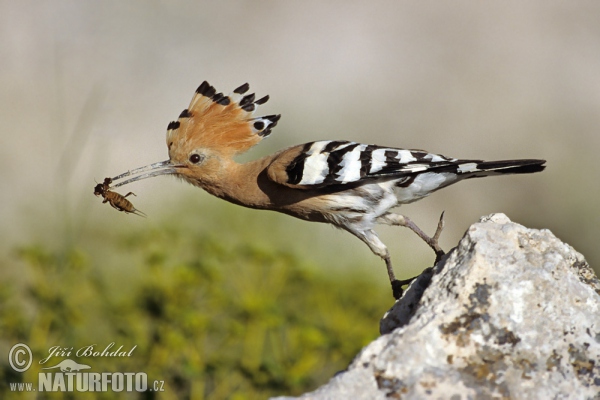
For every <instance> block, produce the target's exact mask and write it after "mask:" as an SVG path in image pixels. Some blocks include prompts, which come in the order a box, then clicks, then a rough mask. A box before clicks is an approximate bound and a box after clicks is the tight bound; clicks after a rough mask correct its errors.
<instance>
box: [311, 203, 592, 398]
mask: <svg viewBox="0 0 600 400" xmlns="http://www.w3.org/2000/svg"><path fill="white" fill-rule="evenodd" d="M380 330H381V333H382V336H381V337H380V338H378V339H377V340H375V341H374V342H372V343H371V344H370V345H368V346H367V347H365V348H364V349H363V350H362V352H361V353H360V354H359V355H357V357H356V358H355V360H354V361H353V362H352V364H351V365H350V366H349V367H348V370H347V371H345V372H343V373H340V374H338V375H336V376H335V377H334V378H332V380H331V381H330V382H329V383H328V384H326V385H324V386H323V387H322V388H320V389H318V390H317V391H315V392H313V393H308V394H306V395H304V396H302V397H301V398H303V399H348V398H352V399H389V398H402V399H420V398H428V397H430V398H444V399H446V398H447V399H451V398H455V399H458V398H600V395H599V393H600V281H599V280H598V278H597V277H596V275H595V274H594V272H593V271H592V270H591V268H590V267H589V265H588V264H587V262H586V261H585V259H584V258H583V256H582V255H581V254H579V253H578V252H576V251H575V250H574V249H573V248H572V247H571V246H569V245H567V244H565V243H563V242H561V241H560V240H559V239H557V238H556V237H555V236H554V235H553V234H552V233H551V232H550V231H548V230H544V229H542V230H536V229H528V228H526V227H524V226H522V225H519V224H516V223H513V222H511V221H510V220H509V219H508V218H507V217H506V216H505V215H504V214H492V215H490V216H487V217H484V218H482V219H481V220H480V221H479V222H478V223H475V224H473V225H472V226H471V227H469V229H468V230H467V232H466V233H465V235H464V237H463V238H462V239H461V241H460V243H459V244H458V246H457V247H456V248H454V249H453V250H452V251H450V252H449V253H448V255H447V256H446V257H444V259H442V260H441V261H440V262H439V263H438V264H437V265H436V266H435V267H433V268H430V269H428V270H426V271H425V272H424V273H423V274H422V275H421V276H420V277H419V278H418V279H417V280H415V281H414V282H413V283H412V285H411V286H410V287H409V288H408V290H407V291H406V293H405V294H404V296H403V297H402V298H401V299H399V300H398V301H397V302H396V303H395V304H394V306H393V307H392V309H391V310H390V311H389V312H388V313H386V315H385V316H384V318H383V319H382V321H381V326H380Z"/></svg>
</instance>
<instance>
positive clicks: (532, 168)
mask: <svg viewBox="0 0 600 400" xmlns="http://www.w3.org/2000/svg"><path fill="white" fill-rule="evenodd" d="M545 163H546V160H533V159H530V160H503V161H468V160H465V161H464V162H460V161H459V162H458V171H457V172H458V173H459V175H463V174H464V175H467V176H466V177H465V178H479V177H484V176H490V175H504V174H531V173H534V172H540V171H543V170H544V169H545V168H546V166H545V165H544V164H545Z"/></svg>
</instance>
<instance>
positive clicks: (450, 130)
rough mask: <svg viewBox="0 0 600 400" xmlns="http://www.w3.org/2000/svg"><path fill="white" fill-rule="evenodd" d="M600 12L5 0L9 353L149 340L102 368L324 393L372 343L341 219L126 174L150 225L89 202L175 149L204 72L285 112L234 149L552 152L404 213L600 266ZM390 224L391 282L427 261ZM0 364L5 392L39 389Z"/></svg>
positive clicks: (0, 63) (221, 387)
mask: <svg viewBox="0 0 600 400" xmlns="http://www.w3.org/2000/svg"><path fill="white" fill-rule="evenodd" d="M599 21H600V3H598V2H594V1H580V2H569V3H565V2H559V1H529V2H520V1H505V2H501V3H500V2H496V3H489V2H486V3H481V2H476V1H455V2H451V3H450V2H434V1H420V2H406V1H402V2H389V1H370V2H352V1H329V2H320V1H302V2H299V1H296V2H275V1H261V2H251V1H241V0H240V1H228V2H209V1H195V2H192V1H173V0H171V1H160V0H156V1H145V2H141V1H128V2H122V1H103V2H77V1H60V0H57V1H52V2H37V1H28V0H25V1H20V2H10V1H6V0H5V1H0V84H1V85H2V86H1V87H2V90H1V91H0V123H1V126H2V130H3V134H2V135H1V136H0V138H1V139H0V140H1V141H2V143H1V146H0V165H1V168H0V185H1V186H0V205H1V207H0V220H1V221H2V222H1V225H0V226H1V228H0V263H1V268H2V277H0V299H1V300H0V332H2V333H1V335H0V351H1V352H2V354H7V353H8V351H9V349H10V347H11V346H12V344H14V343H17V342H19V341H23V342H25V343H28V344H29V345H30V346H31V347H32V350H33V351H34V358H35V357H37V359H38V360H39V359H41V358H43V356H44V355H47V351H48V348H49V347H50V346H53V345H62V346H67V347H71V346H73V347H78V346H79V347H81V346H84V345H88V344H90V343H99V345H103V344H108V343H110V342H112V341H115V342H119V343H118V345H119V344H123V345H124V346H125V347H132V346H134V345H137V346H138V348H137V349H136V353H134V355H135V357H132V359H130V360H96V359H90V360H87V361H88V364H90V365H93V367H94V368H100V369H101V368H105V370H107V371H124V370H135V371H146V372H148V374H149V378H151V379H164V380H165V381H166V382H167V386H166V391H165V392H164V393H159V394H156V393H152V394H149V393H146V394H144V396H145V397H146V398H153V397H155V396H158V397H159V398H205V397H206V398H240V399H242V398H265V397H266V396H269V395H275V394H298V393H301V392H303V391H306V390H310V389H314V388H315V387H317V386H318V385H319V384H322V383H324V382H326V381H327V380H328V379H329V378H330V377H331V376H332V374H333V373H334V372H335V371H337V370H340V369H343V368H345V366H347V364H348V363H349V362H350V361H351V359H352V356H353V355H354V354H355V353H356V352H357V351H358V350H359V349H360V348H361V347H362V346H364V345H365V344H367V343H368V342H369V341H370V340H372V339H374V338H376V337H377V334H378V333H377V322H378V319H379V318H380V317H381V316H382V314H383V313H384V312H385V311H386V310H387V309H388V308H389V307H390V306H391V304H392V297H391V294H390V293H389V287H388V282H387V276H386V273H385V269H384V265H383V262H382V261H381V260H379V259H378V258H377V257H375V256H373V255H372V254H371V252H370V251H369V249H368V248H367V247H366V246H365V245H363V244H362V243H360V242H359V241H358V240H357V239H355V238H354V237H352V236H350V235H349V234H347V233H345V232H342V231H336V230H335V229H333V228H331V227H329V226H324V225H323V226H322V225H319V224H309V223H306V222H302V221H299V220H294V219H292V218H290V217H287V216H284V215H278V214H275V213H269V212H263V211H253V210H245V209H242V208H240V207H237V206H233V205H230V204H227V203H225V202H222V201H220V200H217V199H213V198H211V197H210V196H209V195H207V194H206V193H203V192H202V191H200V190H199V189H197V188H193V187H191V186H189V185H187V184H183V183H181V182H179V181H178V180H176V179H171V178H169V177H161V178H156V179H153V180H147V181H141V182H138V183H135V184H133V185H131V186H130V187H128V190H131V191H134V192H135V193H136V195H137V197H134V198H133V199H132V201H133V203H134V205H135V206H136V207H137V208H138V209H140V210H142V211H144V212H145V213H146V214H148V218H145V219H144V218H138V217H136V216H132V215H125V214H122V213H118V212H116V211H115V210H113V209H111V208H110V207H109V206H108V205H102V204H100V200H99V199H98V198H96V197H94V196H93V194H92V189H93V186H94V185H95V182H94V180H96V181H98V182H100V181H101V180H102V179H103V178H104V177H106V176H115V175H117V174H119V173H121V172H124V171H126V170H128V169H132V168H135V167H138V166H142V165H146V164H149V163H151V162H156V161H162V160H164V159H166V158H167V151H166V145H165V143H164V135H165V130H166V126H167V124H168V122H169V121H171V120H174V119H176V118H177V116H178V115H179V113H180V112H181V110H182V109H184V108H185V107H187V105H188V104H189V101H190V99H191V97H192V95H193V93H194V90H195V89H196V87H197V86H198V85H199V84H200V83H201V82H202V81H203V80H208V81H209V82H210V83H211V84H212V85H214V86H215V87H216V88H217V90H219V91H223V92H225V93H228V92H230V91H231V90H233V89H234V88H235V87H237V86H239V85H241V84H242V83H244V82H249V83H250V85H251V89H252V90H253V91H256V93H257V95H258V96H262V95H265V94H269V95H270V96H271V100H270V101H269V102H268V103H267V104H266V105H265V106H263V107H262V108H261V111H263V112H264V113H265V114H271V113H281V114H282V119H281V121H280V122H279V124H278V126H277V128H276V129H275V130H274V132H273V134H272V135H271V137H270V138H269V140H266V141H264V142H262V143H261V144H260V146H257V147H256V148H255V149H252V150H251V151H250V152H249V153H248V154H247V155H244V156H243V157H242V160H247V159H252V158H257V157H261V156H264V155H267V154H269V153H271V152H273V151H275V150H278V149H281V148H284V147H288V146H291V145H295V144H299V143H303V142H307V141H312V140H319V139H347V140H354V141H360V142H365V143H372V144H380V145H387V146H391V147H402V148H417V149H425V150H428V151H431V152H435V153H440V154H444V155H447V156H452V157H458V158H478V159H487V160H495V159H512V158H543V159H546V160H548V163H547V165H548V167H547V169H546V171H544V172H543V173H541V174H536V175H527V176H512V177H499V178H489V179H485V180H472V181H466V182H463V183H460V184H458V185H455V186H452V187H450V188H446V189H444V190H443V191H441V192H438V193H435V194H434V195H432V196H431V197H430V198H427V199H425V200H422V201H420V202H418V203H416V204H413V205H408V206H404V207H402V208H401V209H400V211H401V212H402V213H404V214H406V215H408V216H410V217H411V218H412V219H413V220H414V221H415V222H416V223H417V224H418V225H419V226H421V228H422V229H424V230H425V231H426V232H429V233H430V234H432V233H433V231H434V229H435V225H436V223H437V218H438V217H439V214H440V213H441V212H442V211H443V210H445V211H446V229H445V231H444V233H443V234H442V238H441V244H442V247H443V248H445V249H447V250H449V249H450V248H452V247H453V246H455V245H456V244H457V242H458V240H459V239H460V238H461V236H462V235H463V233H464V231H465V230H466V229H467V227H468V226H469V225H470V224H471V223H473V222H476V221H477V220H478V218H479V217H480V216H482V215H487V214H490V213H493V212H503V213H505V214H507V215H508V217H509V218H511V219H512V220H513V221H515V222H518V223H521V224H523V225H526V226H528V227H531V228H546V229H550V230H551V231H552V232H553V233H554V234H555V235H556V236H558V237H559V238H560V239H562V240H563V241H565V242H567V243H569V244H570V245H572V246H573V247H574V248H575V249H576V250H578V251H579V252H581V253H583V254H584V256H585V257H586V259H587V260H588V261H589V262H590V264H591V265H592V267H594V268H596V271H598V265H599V261H600V250H599V248H598V245H597V240H598V236H599V234H600V213H599V207H598V198H599V195H600V193H599V192H600V185H599V183H600V163H598V161H597V152H598V150H599V149H600V133H599V132H600V112H599V110H600V74H599V73H598V71H600V23H599ZM378 231H379V232H380V233H381V237H382V240H383V241H384V242H385V243H386V244H387V245H388V247H389V248H390V251H391V254H392V258H393V261H394V263H395V267H396V270H397V275H399V277H400V278H407V277H410V276H413V275H415V274H418V273H419V272H420V271H421V270H422V269H423V268H425V267H428V266H430V265H431V263H432V262H433V258H434V256H433V253H432V252H431V250H430V249H429V248H428V247H427V246H426V245H425V244H424V243H422V242H421V241H420V240H419V239H418V238H417V237H416V236H415V235H414V234H412V233H411V232H409V231H408V230H404V229H399V228H387V227H382V228H380V229H379V230H378ZM79 361H80V362H81V361H86V360H85V359H80V360H79ZM0 363H2V364H0V365H1V366H2V377H1V378H2V383H1V384H2V386H0V391H8V389H7V388H8V386H7V383H8V382H17V381H19V382H20V381H27V380H29V381H34V380H36V379H37V372H39V366H38V367H36V368H38V369H34V368H32V369H31V370H30V372H29V375H27V374H25V375H23V374H16V373H14V372H13V371H12V370H11V369H10V367H8V364H6V357H4V356H3V357H2V361H0ZM101 363H103V364H102V366H100V364H101ZM31 371H32V372H31ZM151 374H152V376H150V375H151ZM5 395H6V396H8V395H9V393H5ZM13 395H14V396H15V397H14V398H19V399H22V398H28V397H27V395H26V394H23V393H19V394H13ZM29 395H30V396H33V397H30V398H35V394H31V393H30V394H29ZM105 395H106V394H105ZM113 395H114V394H111V396H107V397H106V398H112V396H113ZM49 396H50V397H52V396H54V397H56V398H62V396H65V395H64V394H61V393H54V394H50V395H49ZM95 396H99V397H102V394H101V393H100V394H99V393H96V394H95ZM123 396H124V397H127V396H130V397H131V398H136V395H135V394H133V395H126V394H123ZM3 397H4V396H3ZM66 398H68V396H67V397H66Z"/></svg>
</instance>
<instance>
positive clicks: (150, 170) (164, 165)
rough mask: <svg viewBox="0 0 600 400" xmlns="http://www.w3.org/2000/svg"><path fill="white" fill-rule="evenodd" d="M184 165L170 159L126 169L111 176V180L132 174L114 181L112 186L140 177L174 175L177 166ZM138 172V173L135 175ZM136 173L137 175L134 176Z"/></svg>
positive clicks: (137, 179)
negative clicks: (119, 173)
mask: <svg viewBox="0 0 600 400" xmlns="http://www.w3.org/2000/svg"><path fill="white" fill-rule="evenodd" d="M184 167H186V166H185V165H175V164H173V163H172V162H171V160H165V161H161V162H157V163H154V164H150V165H146V166H144V167H140V168H136V169H132V170H131V171H127V172H124V173H122V174H121V175H117V176H115V177H114V178H112V181H113V182H115V181H118V180H120V179H123V178H127V177H128V176H133V177H132V178H129V179H127V180H125V181H122V182H118V183H115V185H113V188H116V187H119V186H123V185H127V184H130V183H132V182H135V181H139V180H142V179H147V178H153V177H155V176H159V175H175V174H177V168H184ZM137 174H140V175H137ZM134 175H137V176H134Z"/></svg>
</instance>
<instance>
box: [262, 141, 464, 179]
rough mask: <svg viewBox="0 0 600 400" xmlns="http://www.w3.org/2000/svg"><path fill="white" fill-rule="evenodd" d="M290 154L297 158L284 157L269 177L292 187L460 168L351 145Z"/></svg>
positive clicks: (320, 145)
mask: <svg viewBox="0 0 600 400" xmlns="http://www.w3.org/2000/svg"><path fill="white" fill-rule="evenodd" d="M288 151H290V152H292V153H294V154H293V158H291V159H286V157H285V156H284V157H282V161H284V162H283V163H280V164H278V163H277V162H275V163H274V165H272V168H273V169H279V171H270V173H269V176H271V177H272V178H274V177H275V176H276V177H277V178H276V179H274V180H276V181H278V183H282V184H285V185H286V186H292V187H323V186H329V185H336V184H348V183H352V182H358V181H361V180H369V179H378V178H383V177H387V176H394V177H398V178H400V177H402V176H411V175H414V174H416V173H420V172H423V171H428V170H432V169H439V168H442V167H451V166H454V167H458V165H457V161H458V160H456V159H454V158H447V157H444V156H441V155H437V154H432V153H427V152H426V151H422V150H405V149H394V148H388V147H381V146H375V145H367V144H361V143H355V142H348V141H319V142H311V143H306V144H305V145H303V146H300V147H298V148H292V149H289V150H288Z"/></svg>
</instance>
